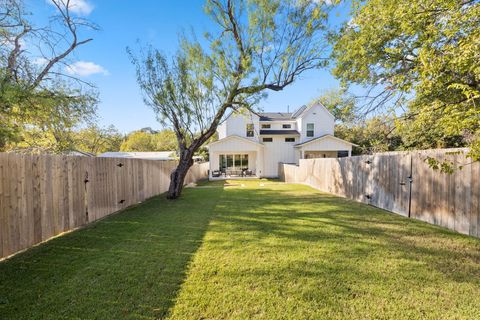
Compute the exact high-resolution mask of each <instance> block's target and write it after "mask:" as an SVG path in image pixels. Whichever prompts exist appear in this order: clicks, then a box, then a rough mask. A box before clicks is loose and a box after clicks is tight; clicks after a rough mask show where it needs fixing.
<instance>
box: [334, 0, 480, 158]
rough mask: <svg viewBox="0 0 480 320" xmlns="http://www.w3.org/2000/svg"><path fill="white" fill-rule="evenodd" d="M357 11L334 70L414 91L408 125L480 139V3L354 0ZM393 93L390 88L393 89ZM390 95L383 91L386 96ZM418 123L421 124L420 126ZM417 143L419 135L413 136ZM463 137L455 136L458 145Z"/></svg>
mask: <svg viewBox="0 0 480 320" xmlns="http://www.w3.org/2000/svg"><path fill="white" fill-rule="evenodd" d="M353 4H354V5H353V13H352V19H351V21H349V23H348V24H346V25H345V26H344V27H343V28H342V30H341V31H340V33H339V35H338V36H337V38H336V42H335V45H334V57H335V59H336V67H335V70H334V73H335V75H337V76H338V77H340V79H341V80H342V81H343V84H344V85H350V84H360V85H363V86H376V87H378V86H380V87H382V89H383V90H385V92H387V95H390V94H392V93H394V94H397V95H401V94H403V95H407V96H410V97H411V99H409V100H410V101H409V102H408V111H407V113H406V115H405V116H406V118H407V119H409V122H410V123H409V124H408V128H409V129H408V130H409V131H411V132H412V135H413V136H416V137H421V136H422V134H423V132H425V130H426V129H427V128H428V129H427V130H428V133H426V134H427V135H428V138H426V139H423V141H421V142H420V146H425V145H429V146H430V147H435V146H436V145H435V144H436V140H437V139H440V141H444V142H445V144H446V145H450V144H449V143H448V141H449V140H452V139H453V140H456V138H455V137H461V143H459V144H467V145H470V146H472V152H471V156H472V157H473V158H474V159H479V158H480V153H478V149H477V148H475V147H474V146H476V145H477V144H478V141H479V139H480V131H479V130H480V120H479V119H480V108H479V105H480V66H479V64H478V61H480V55H479V54H480V41H479V39H480V27H479V26H480V3H479V1H477V0H466V1H458V0H414V1H412V0H368V1H365V2H363V1H354V2H353ZM386 97H387V96H386ZM386 99H388V98H385V99H383V98H379V99H377V102H378V104H382V103H384V102H385V101H386ZM413 131H416V132H413ZM409 140H411V142H412V146H415V144H414V143H413V142H415V140H417V139H415V138H411V139H409ZM456 144H457V143H454V145H456Z"/></svg>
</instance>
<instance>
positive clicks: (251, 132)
mask: <svg viewBox="0 0 480 320" xmlns="http://www.w3.org/2000/svg"><path fill="white" fill-rule="evenodd" d="M246 131H247V132H246V134H247V137H253V136H255V131H254V126H253V123H247V128H246Z"/></svg>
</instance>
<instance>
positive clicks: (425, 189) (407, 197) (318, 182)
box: [279, 149, 480, 237]
mask: <svg viewBox="0 0 480 320" xmlns="http://www.w3.org/2000/svg"><path fill="white" fill-rule="evenodd" d="M467 152H468V150H466V149H439V150H425V151H415V152H390V153H380V154H375V155H371V156H358V157H350V158H339V159H305V160H300V164H299V166H296V165H291V164H280V171H279V172H280V175H281V178H282V179H283V180H284V181H286V182H292V183H304V184H308V185H311V186H312V187H314V188H317V189H319V190H321V191H324V192H329V193H332V194H335V195H339V196H343V197H346V198H350V199H353V200H356V201H360V202H364V203H368V204H371V205H373V206H376V207H379V208H382V209H386V210H389V211H392V212H395V213H398V214H401V215H403V216H408V217H411V218H415V219H419V220H423V221H426V222H429V223H432V224H436V225H440V226H443V227H446V228H449V229H452V230H456V231H458V232H460V233H463V234H468V235H471V236H475V237H480V163H479V162H475V163H472V161H471V159H469V158H467V157H466V153H467ZM429 157H430V158H433V159H437V160H439V161H442V162H444V161H448V162H451V163H453V164H454V165H455V166H457V167H458V166H463V168H462V169H461V170H460V169H457V170H455V171H454V172H453V173H450V174H449V173H442V172H440V171H439V170H433V169H432V168H431V167H430V166H429V164H428V163H427V162H426V160H427V159H428V158H429Z"/></svg>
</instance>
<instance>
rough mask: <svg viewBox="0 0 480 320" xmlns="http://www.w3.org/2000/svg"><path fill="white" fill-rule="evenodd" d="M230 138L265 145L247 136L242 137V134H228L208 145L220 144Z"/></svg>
mask: <svg viewBox="0 0 480 320" xmlns="http://www.w3.org/2000/svg"><path fill="white" fill-rule="evenodd" d="M230 139H237V140H240V141H242V142H248V143H251V144H254V145H256V146H262V147H263V144H261V143H259V142H256V141H253V140H250V139H247V138H244V137H240V136H237V135H231V136H227V137H225V138H223V139H220V140H217V141H213V142H211V143H209V144H208V146H207V147H209V146H211V145H214V144H218V143H222V142H225V141H226V140H230Z"/></svg>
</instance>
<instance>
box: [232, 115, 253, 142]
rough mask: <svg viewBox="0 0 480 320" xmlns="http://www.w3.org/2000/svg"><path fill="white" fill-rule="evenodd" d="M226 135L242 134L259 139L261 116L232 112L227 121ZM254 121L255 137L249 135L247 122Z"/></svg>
mask: <svg viewBox="0 0 480 320" xmlns="http://www.w3.org/2000/svg"><path fill="white" fill-rule="evenodd" d="M225 122H228V123H227V126H226V136H227V137H229V136H240V137H246V138H248V139H251V140H256V141H258V133H259V131H258V130H259V117H258V116H257V115H255V114H253V113H252V114H232V115H231V116H230V117H229V118H228V119H227V121H225ZM248 123H253V126H254V132H255V135H254V137H247V136H246V134H247V124H248Z"/></svg>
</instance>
